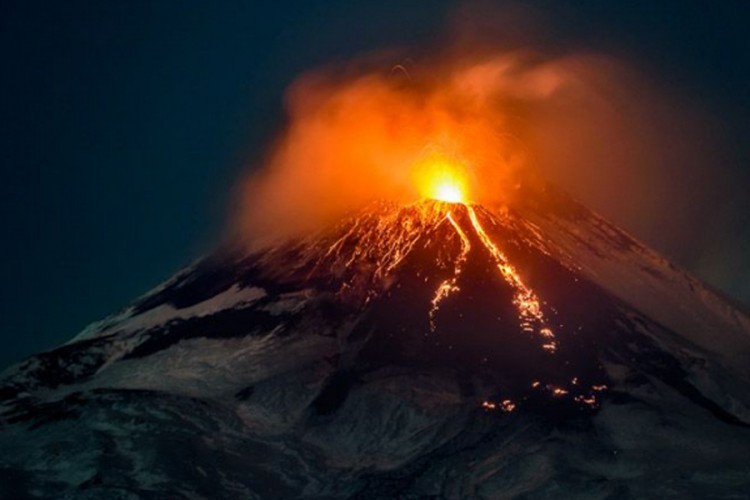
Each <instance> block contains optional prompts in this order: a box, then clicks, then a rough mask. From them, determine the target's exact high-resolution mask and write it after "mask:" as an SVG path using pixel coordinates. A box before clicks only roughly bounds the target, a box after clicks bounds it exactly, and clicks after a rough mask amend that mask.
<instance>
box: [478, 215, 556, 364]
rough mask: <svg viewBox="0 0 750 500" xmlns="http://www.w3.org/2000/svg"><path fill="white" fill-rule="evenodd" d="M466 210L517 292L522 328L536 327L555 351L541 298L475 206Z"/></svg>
mask: <svg viewBox="0 0 750 500" xmlns="http://www.w3.org/2000/svg"><path fill="white" fill-rule="evenodd" d="M466 210H467V211H468V213H469V219H470V220H471V225H472V226H473V228H474V231H475V232H476V234H477V236H478V237H479V239H480V241H481V242H482V244H483V245H484V247H485V248H486V249H487V251H488V252H489V253H490V255H492V258H493V259H494V260H495V264H496V265H497V268H498V270H499V271H500V274H501V275H502V277H503V278H504V279H505V281H506V282H507V283H508V284H509V285H510V286H511V287H513V289H514V290H515V292H516V293H515V296H514V297H513V304H514V305H515V306H516V308H517V309H518V317H519V320H520V322H521V328H522V329H523V330H524V331H527V332H533V331H534V330H535V327H536V329H537V333H539V335H541V336H542V337H543V338H544V340H545V343H544V344H543V345H542V347H543V348H544V349H546V350H548V351H550V352H555V351H556V350H557V341H556V340H555V335H554V333H553V332H552V330H551V329H550V328H549V327H548V326H547V325H546V324H545V318H544V314H543V313H542V308H541V304H540V302H539V298H538V297H537V296H536V294H535V293H534V291H533V290H531V289H530V288H529V287H528V286H526V285H525V284H524V282H523V281H522V280H521V277H520V276H519V274H518V272H517V271H516V269H515V268H514V267H513V266H512V265H511V264H510V262H509V261H508V258H507V257H506V255H505V254H504V253H503V252H502V251H501V250H500V248H499V247H498V246H497V245H496V244H495V243H494V242H493V241H492V239H491V238H490V237H489V235H488V234H487V232H486V231H485V230H484V228H483V227H482V224H481V223H480V222H479V217H477V213H476V210H474V207H472V206H471V205H466Z"/></svg>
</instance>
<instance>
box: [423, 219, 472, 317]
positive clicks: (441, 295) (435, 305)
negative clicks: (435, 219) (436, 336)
mask: <svg viewBox="0 0 750 500" xmlns="http://www.w3.org/2000/svg"><path fill="white" fill-rule="evenodd" d="M445 218H446V219H447V220H448V221H449V222H450V223H451V225H452V226H453V229H455V230H456V234H458V236H459V237H460V238H461V253H460V254H459V256H458V258H457V259H456V263H455V266H454V271H453V276H452V277H451V278H449V279H447V280H444V281H443V282H442V283H440V285H439V286H438V288H437V290H435V296H434V297H433V299H432V308H431V309H430V313H429V316H430V330H432V331H433V332H434V331H435V328H436V324H435V314H437V311H438V309H439V307H440V302H441V301H442V300H443V299H445V298H446V297H448V295H450V294H451V293H453V292H457V291H458V290H459V287H458V284H457V283H458V278H459V276H460V275H461V271H463V266H464V264H465V263H466V258H467V256H468V255H469V250H471V241H470V240H469V237H468V236H467V235H466V233H465V232H464V230H463V229H461V226H460V225H458V223H457V222H456V220H455V219H454V218H453V216H452V215H451V212H448V213H447V214H446V215H445Z"/></svg>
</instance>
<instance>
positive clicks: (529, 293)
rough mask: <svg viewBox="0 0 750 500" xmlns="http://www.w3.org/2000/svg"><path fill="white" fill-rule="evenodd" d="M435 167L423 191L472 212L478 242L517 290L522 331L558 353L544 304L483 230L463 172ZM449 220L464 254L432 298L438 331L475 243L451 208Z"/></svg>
mask: <svg viewBox="0 0 750 500" xmlns="http://www.w3.org/2000/svg"><path fill="white" fill-rule="evenodd" d="M430 167H431V168H428V169H427V172H428V173H427V174H426V175H425V176H424V177H423V182H424V184H422V190H423V191H424V192H426V193H427V194H428V196H430V197H432V198H434V199H436V200H438V201H442V202H446V203H447V204H448V206H449V207H450V205H451V204H458V205H460V206H461V207H463V208H464V209H465V210H466V212H467V213H468V216H469V220H470V222H471V229H472V230H473V233H474V235H475V236H476V239H478V240H479V241H480V242H481V244H482V246H483V247H484V248H485V249H486V250H487V252H489V254H490V255H491V256H492V259H493V261H494V262H495V264H496V265H497V269H498V271H500V275H501V276H502V277H503V279H504V280H505V282H506V283H508V284H509V285H510V286H511V287H512V288H513V290H514V291H515V293H514V298H513V304H514V305H515V306H516V308H517V309H518V317H519V321H520V326H521V328H522V329H523V330H524V331H526V332H529V333H532V332H536V333H537V334H539V335H541V336H542V337H543V339H544V341H545V343H544V344H543V345H542V348H544V349H546V350H547V351H550V352H555V351H556V350H557V341H556V340H555V335H554V333H553V332H552V330H551V329H550V328H549V326H547V324H546V321H545V318H544V313H543V312H542V307H541V303H540V301H539V298H538V297H537V295H536V294H535V293H534V291H533V290H532V289H531V288H529V287H528V286H527V285H526V284H525V283H524V282H523V280H522V279H521V277H520V275H519V274H518V271H517V270H516V269H515V268H514V267H513V265H511V263H510V262H509V260H508V257H507V256H506V255H505V254H504V253H503V252H502V250H500V247H499V246H498V245H497V244H496V243H495V242H494V241H492V238H491V237H490V236H489V235H488V234H487V231H485V230H484V228H483V227H482V223H481V222H480V221H479V217H478V216H477V212H476V210H475V208H474V207H473V206H472V204H471V203H469V202H468V201H466V195H465V185H466V183H465V182H463V177H462V175H461V169H460V168H458V167H456V166H452V165H451V164H450V163H449V162H448V161H446V160H445V159H442V158H440V159H439V160H438V161H433V162H432V163H431V164H430ZM444 218H445V220H447V221H448V222H449V223H450V224H451V226H452V227H453V229H454V230H455V231H456V233H457V234H458V236H459V237H460V239H461V252H460V254H459V256H458V258H457V259H456V261H455V263H454V271H453V276H452V277H450V278H448V279H446V280H444V281H443V282H441V283H440V285H439V286H438V288H437V290H435V294H434V297H433V299H432V308H431V309H430V328H431V330H432V331H435V329H436V323H435V315H436V313H437V311H438V309H439V307H440V303H441V301H443V300H444V299H445V298H447V297H448V296H449V295H450V294H451V293H453V292H456V291H458V290H459V289H460V288H459V286H458V280H459V277H460V275H461V272H462V270H463V266H464V264H465V262H466V259H467V256H468V254H469V251H470V250H471V240H470V238H469V236H468V234H469V231H467V230H465V229H464V228H462V227H461V225H460V223H459V222H458V221H457V220H456V218H455V217H454V216H453V214H452V210H451V208H448V209H447V210H446V213H445V217H444Z"/></svg>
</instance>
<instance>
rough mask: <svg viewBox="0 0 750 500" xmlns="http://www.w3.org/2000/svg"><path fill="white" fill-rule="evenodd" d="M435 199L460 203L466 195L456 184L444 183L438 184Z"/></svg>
mask: <svg viewBox="0 0 750 500" xmlns="http://www.w3.org/2000/svg"><path fill="white" fill-rule="evenodd" d="M435 199H436V200H440V201H447V202H449V203H460V202H462V201H463V199H464V196H463V194H462V193H461V190H460V189H459V188H458V186H456V185H455V184H449V183H444V184H439V185H438V186H437V189H436V190H435Z"/></svg>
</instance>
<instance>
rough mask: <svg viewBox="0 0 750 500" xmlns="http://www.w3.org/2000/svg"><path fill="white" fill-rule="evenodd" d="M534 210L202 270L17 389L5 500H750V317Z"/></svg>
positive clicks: (355, 231) (560, 212)
mask: <svg viewBox="0 0 750 500" xmlns="http://www.w3.org/2000/svg"><path fill="white" fill-rule="evenodd" d="M524 189H531V188H524ZM524 199H527V200H529V201H527V202H524V203H519V204H517V206H513V207H512V208H511V207H505V206H497V207H496V206H481V205H476V204H470V203H461V202H444V201H429V200H428V201H422V202H419V203H416V204H412V205H398V204H393V203H388V202H380V203H375V204H372V205H370V206H368V207H366V208H365V209H363V210H361V211H359V212H356V213H352V214H350V215H349V216H348V217H346V218H344V219H342V220H341V221H340V222H338V223H337V224H334V225H333V226H331V227H328V228H326V229H325V230H323V231H320V232H318V233H316V234H314V235H308V236H306V237H304V238H294V239H288V240H285V241H282V242H279V243H277V244H275V245H272V246H269V247H267V248H263V249H260V250H254V251H247V250H244V249H241V248H239V247H226V248H221V249H219V250H217V251H216V252H215V253H214V254H212V255H209V256H207V257H205V258H203V259H201V260H199V261H198V262H196V263H194V264H193V265H190V266H188V267H187V268H186V269H184V270H183V271H181V272H179V273H178V274H177V275H176V276H175V277H174V278H172V279H171V280H169V281H167V282H166V283H164V284H163V285H161V286H159V287H158V288H156V289H155V290H153V291H152V292H150V293H148V294H147V295H145V296H144V297H142V298H140V299H138V300H136V301H135V302H134V303H133V304H131V305H130V306H128V307H127V308H125V309H124V310H122V311H121V312H119V313H118V314H115V315H113V316H110V317H108V318H106V319H104V320H103V321H100V322H98V323H94V324H92V325H91V326H90V327H88V328H87V329H86V330H85V331H83V332H82V333H81V334H79V335H78V336H77V337H76V338H74V339H73V340H71V341H70V342H69V343H67V344H66V345H64V346H62V347H60V348H58V349H55V350H53V351H50V352H47V353H43V354H39V355H37V356H34V357H32V358H31V359H29V360H27V361H25V362H23V363H21V364H19V365H17V366H15V367H12V368H11V369H9V370H8V371H6V372H5V373H4V375H3V377H2V381H1V382H0V397H1V398H2V399H1V405H0V426H1V427H0V444H1V445H2V449H4V450H13V451H12V453H5V454H4V455H3V456H2V457H1V458H0V492H2V493H3V497H4V498H5V497H7V498H27V497H32V498H34V497H65V498H68V497H74V498H305V497H308V498H309V497H315V498H347V497H356V498H422V497H430V498H438V497H439V498H511V497H523V498H549V497H551V496H553V495H554V496H563V497H566V498H651V497H657V496H658V497H662V498H687V497H699V498H742V495H746V494H747V492H748V491H750V464H748V462H747V457H748V456H750V318H749V317H748V315H747V313H746V312H744V311H742V310H741V309H740V308H738V307H736V306H734V305H733V304H731V303H730V301H728V300H726V299H725V298H723V297H721V296H720V295H719V294H717V293H716V292H714V291H712V290H711V289H709V288H708V287H707V286H705V285H703V284H702V283H700V282H698V281H697V280H695V279H694V278H692V277H690V276H688V275H687V274H685V273H684V272H682V271H681V270H679V269H677V268H676V267H675V266H673V265H672V264H671V263H669V262H668V261H667V260H665V259H664V258H663V257H661V256H659V255H658V254H656V253H655V252H653V251H651V250H649V249H648V248H646V247H644V246H643V245H642V244H640V243H638V242H637V241H635V240H634V239H633V238H631V237H630V236H628V235H627V234H626V233H625V232H623V231H622V230H620V229H618V228H617V227H615V226H613V225H612V224H610V223H608V222H607V221H605V220H603V219H602V218H601V217H599V216H598V215H596V214H594V213H593V212H591V211H589V210H588V209H586V208H584V207H583V206H581V205H580V204H578V203H577V202H575V201H574V200H572V199H571V198H569V197H568V196H567V195H565V194H563V193H561V192H559V191H557V190H554V189H551V188H543V189H542V188H538V192H536V191H535V192H534V193H531V194H530V195H529V196H524ZM451 200H453V198H452V197H451Z"/></svg>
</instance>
